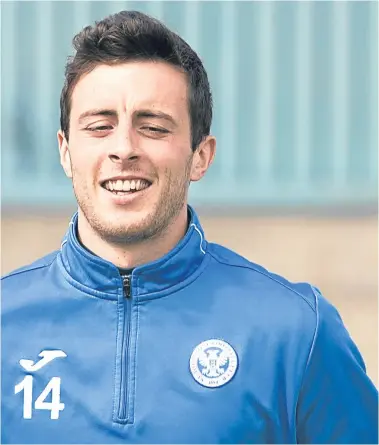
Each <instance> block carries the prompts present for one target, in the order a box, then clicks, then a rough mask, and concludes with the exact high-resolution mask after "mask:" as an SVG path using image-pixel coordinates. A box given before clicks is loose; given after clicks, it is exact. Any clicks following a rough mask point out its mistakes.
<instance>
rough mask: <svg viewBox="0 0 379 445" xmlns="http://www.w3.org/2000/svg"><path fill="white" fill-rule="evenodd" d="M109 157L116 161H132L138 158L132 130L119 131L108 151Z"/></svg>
mask: <svg viewBox="0 0 379 445" xmlns="http://www.w3.org/2000/svg"><path fill="white" fill-rule="evenodd" d="M109 158H110V159H111V161H112V162H116V163H122V162H125V161H133V160H136V159H138V158H139V150H138V148H137V144H136V141H135V139H134V137H133V134H132V132H130V131H128V132H125V131H123V132H120V134H119V135H118V137H117V139H116V141H115V144H114V145H112V147H111V149H110V151H109Z"/></svg>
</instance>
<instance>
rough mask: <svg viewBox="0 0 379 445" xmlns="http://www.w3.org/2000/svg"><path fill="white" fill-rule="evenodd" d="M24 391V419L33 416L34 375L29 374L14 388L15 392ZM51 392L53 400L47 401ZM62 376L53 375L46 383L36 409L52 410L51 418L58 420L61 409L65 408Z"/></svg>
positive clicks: (35, 406)
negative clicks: (62, 399) (62, 395)
mask: <svg viewBox="0 0 379 445" xmlns="http://www.w3.org/2000/svg"><path fill="white" fill-rule="evenodd" d="M21 391H24V419H31V418H32V406H33V376H32V375H27V376H26V377H25V378H24V380H22V382H20V383H19V384H18V385H16V386H15V388H14V393H15V394H18V393H19V392H21ZM50 392H51V402H45V400H46V399H47V397H48V395H49V394H50ZM60 400H61V378H60V377H53V378H52V379H51V380H50V381H49V383H48V384H47V385H46V387H45V389H44V390H43V391H42V393H41V394H40V395H39V397H38V398H37V400H36V401H35V404H34V408H35V409H48V410H50V418H51V419H53V420H57V419H58V418H59V411H63V410H64V403H61V401H60Z"/></svg>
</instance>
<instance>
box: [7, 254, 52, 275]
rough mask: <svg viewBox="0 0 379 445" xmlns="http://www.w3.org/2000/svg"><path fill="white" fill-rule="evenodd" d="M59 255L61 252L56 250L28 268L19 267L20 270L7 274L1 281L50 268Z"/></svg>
mask: <svg viewBox="0 0 379 445" xmlns="http://www.w3.org/2000/svg"><path fill="white" fill-rule="evenodd" d="M58 253H59V250H56V251H54V252H51V253H49V254H47V255H45V256H43V257H41V258H39V259H37V260H36V261H33V262H32V263H30V264H28V265H26V266H23V267H19V268H18V269H15V270H13V271H11V272H9V273H7V274H6V275H4V276H2V277H1V281H2V282H4V280H7V281H8V280H9V279H11V278H12V277H16V276H19V275H21V274H26V273H31V272H35V271H37V270H39V269H42V268H44V267H49V266H50V265H51V264H52V263H53V262H54V260H55V259H56V257H57V255H58Z"/></svg>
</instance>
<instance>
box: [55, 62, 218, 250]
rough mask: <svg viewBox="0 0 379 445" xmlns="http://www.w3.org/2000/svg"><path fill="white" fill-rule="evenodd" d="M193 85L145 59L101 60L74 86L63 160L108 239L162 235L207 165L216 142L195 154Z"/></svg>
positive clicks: (91, 218) (93, 222) (83, 204)
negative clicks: (190, 107) (191, 113)
mask: <svg viewBox="0 0 379 445" xmlns="http://www.w3.org/2000/svg"><path fill="white" fill-rule="evenodd" d="M187 89H188V87H187V81H186V77H185V75H184V74H183V73H181V72H180V71H179V70H177V69H176V68H175V67H172V66H170V65H168V64H166V63H163V62H145V61H144V62H130V63H125V64H120V65H114V66H106V65H100V66H98V67H96V68H95V69H94V70H93V71H91V72H90V73H89V74H86V75H85V76H83V77H82V78H81V79H80V80H79V82H78V83H77V85H76V86H75V88H74V90H73V94H72V102H71V103H72V106H71V115H70V136H69V142H67V141H66V139H65V137H64V135H63V134H62V133H61V132H59V133H58V140H59V145H60V153H61V163H62V165H63V168H64V170H65V172H66V174H67V176H69V177H71V178H72V181H73V187H74V192H75V195H76V198H77V201H78V204H79V212H80V214H82V215H83V216H84V217H85V219H86V220H87V221H88V223H89V225H90V226H91V228H92V229H93V230H95V231H96V232H97V233H98V234H99V235H100V236H101V237H102V238H103V239H105V240H108V241H111V242H115V243H131V242H138V241H142V240H144V239H148V238H152V237H154V236H157V235H159V234H160V233H161V232H162V231H163V230H165V229H167V228H168V227H169V226H170V224H171V223H173V222H174V221H175V219H176V218H177V217H178V215H179V214H180V212H182V211H183V208H184V207H186V203H187V192H188V187H189V183H190V181H191V180H192V181H196V180H199V179H200V178H201V177H202V176H203V175H204V173H205V171H206V170H207V168H208V166H209V164H210V162H211V161H212V159H213V152H214V140H213V138H208V139H207V140H206V141H204V143H202V144H201V146H200V148H199V149H198V150H197V151H196V153H195V154H194V153H193V152H192V150H191V130H190V118H189V113H188V95H187ZM80 216H81V215H80Z"/></svg>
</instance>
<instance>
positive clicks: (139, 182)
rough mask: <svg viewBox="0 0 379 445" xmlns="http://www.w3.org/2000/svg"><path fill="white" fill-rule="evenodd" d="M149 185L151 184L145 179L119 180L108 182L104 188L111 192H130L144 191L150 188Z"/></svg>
mask: <svg viewBox="0 0 379 445" xmlns="http://www.w3.org/2000/svg"><path fill="white" fill-rule="evenodd" d="M148 185H149V183H148V182H147V181H145V180H144V179H136V180H135V179H133V180H131V181H129V180H126V181H122V180H121V179H118V180H117V181H107V182H106V183H105V184H104V187H105V188H106V189H107V190H111V191H118V192H129V191H130V190H136V191H138V190H143V189H145V188H146V187H148Z"/></svg>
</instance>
